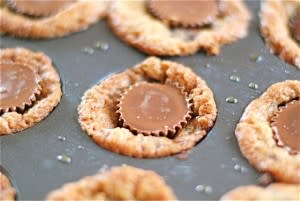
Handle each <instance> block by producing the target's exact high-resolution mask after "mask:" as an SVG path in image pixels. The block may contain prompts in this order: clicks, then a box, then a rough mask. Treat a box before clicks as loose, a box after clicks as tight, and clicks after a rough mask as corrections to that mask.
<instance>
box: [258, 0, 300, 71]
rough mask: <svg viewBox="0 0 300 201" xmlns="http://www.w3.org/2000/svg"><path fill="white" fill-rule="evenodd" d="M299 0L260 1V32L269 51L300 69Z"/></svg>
mask: <svg viewBox="0 0 300 201" xmlns="http://www.w3.org/2000/svg"><path fill="white" fill-rule="evenodd" d="M299 15H300V1H299V0H289V1H285V0H265V1H262V3H261V11H260V21H261V22H260V24H261V32H262V35H263V36H264V38H265V42H266V44H267V46H268V47H269V48H270V49H271V52H273V53H274V54H278V55H279V57H280V58H281V59H282V60H284V61H286V62H288V63H291V64H293V65H295V66H296V67H297V68H298V69H300V16H299Z"/></svg>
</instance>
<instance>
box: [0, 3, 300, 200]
mask: <svg viewBox="0 0 300 201" xmlns="http://www.w3.org/2000/svg"><path fill="white" fill-rule="evenodd" d="M247 4H248V6H249V7H250V9H251V11H252V21H251V26H250V28H249V35H248V37H247V38H245V39H242V40H239V41H237V42H235V43H234V44H232V45H228V46H226V47H223V48H222V51H221V53H220V55H218V56H215V57H210V56H206V55H205V54H203V53H198V54H195V55H193V56H187V57H170V58H166V59H170V60H174V61H177V62H181V63H183V64H185V65H187V66H190V67H191V68H192V69H193V70H194V71H195V72H196V73H197V74H199V75H200V76H201V77H203V78H204V79H205V80H206V81H207V83H208V85H209V86H210V88H211V89H212V90H213V92H214V95H215V100H216V102H217V106H218V118H217V121H216V124H215V126H214V127H213V129H212V130H211V131H210V133H209V134H208V136H207V137H206V138H205V139H204V140H202V141H201V142H200V143H199V144H198V145H197V146H196V147H195V148H194V149H192V152H191V153H190V154H189V155H188V157H187V159H186V160H179V159H178V158H177V157H174V156H171V157H166V158H160V159H135V158H130V157H126V156H121V155H118V154H115V153H113V152H110V151H107V150H104V149H102V148H100V147H98V146H97V145H96V144H95V143H94V142H93V141H92V140H91V139H90V138H89V137H88V136H87V135H86V134H85V133H84V132H83V131H82V130H81V129H80V126H79V124H78V122H77V118H78V114H77V110H76V109H77V106H78V105H79V103H80V98H81V96H82V95H83V93H84V92H85V91H86V90H87V89H88V88H90V87H91V86H93V85H94V84H96V83H98V82H99V81H100V80H101V79H103V78H105V77H106V76H108V75H109V74H111V73H115V72H120V71H122V70H124V69H126V68H128V67H131V66H133V65H134V64H136V63H139V62H141V61H142V60H143V59H144V58H146V55H144V54H142V53H140V52H138V51H137V50H135V49H133V48H131V47H129V46H127V45H125V44H124V43H122V42H121V41H120V40H119V39H118V38H117V37H116V36H115V35H114V34H113V33H112V32H111V30H110V29H109V27H108V25H107V24H106V22H105V21H101V22H99V23H98V24H96V25H94V26H92V27H91V28H89V29H88V30H86V31H83V32H80V33H77V34H73V35H71V36H67V37H64V38H59V39H54V40H41V41H34V40H22V39H16V38H12V37H8V36H1V38H0V39H1V40H0V42H1V47H17V46H21V47H25V48H29V49H32V50H36V51H43V52H44V53H46V54H47V55H49V56H50V57H51V58H52V60H53V62H54V64H55V66H56V68H57V69H58V71H59V74H60V76H61V80H62V84H63V97H62V100H61V102H60V104H59V105H58V106H57V107H56V109H55V110H54V111H53V112H52V113H51V114H50V115H49V116H48V117H47V118H46V119H45V120H43V121H42V122H40V123H39V124H37V125H36V126H34V127H32V128H30V129H27V130H25V131H23V132H22V133H19V134H14V135H9V136H3V137H1V138H0V142H1V165H2V166H3V167H5V168H6V170H7V171H8V172H9V173H10V176H11V177H12V179H13V181H14V184H15V185H16V187H17V189H18V199H19V200H43V199H44V198H45V196H46V195H47V194H48V192H50V191H52V190H53V189H56V188H59V187H60V186H62V185H63V184H64V183H66V182H71V181H76V180H78V179H80V178H82V177H83V176H86V175H91V174H94V173H96V172H97V171H98V170H99V169H100V168H101V167H111V166H116V165H121V164H129V165H133V166H136V167H140V168H144V169H151V170H154V171H156V172H157V173H159V174H160V175H162V176H163V177H164V178H165V179H166V181H167V183H168V184H169V185H170V186H171V187H172V188H173V190H174V192H175V194H176V195H177V196H178V198H179V199H180V200H218V199H219V198H220V197H221V196H222V194H224V193H225V192H227V191H228V190H230V189H232V188H234V187H237V186H239V185H245V184H256V183H257V179H258V177H259V173H258V172H257V171H255V170H254V169H253V168H252V167H251V166H250V165H249V164H248V162H247V161H246V160H245V159H244V158H243V157H242V155H241V153H240V151H239V148H238V144H237V141H236V139H235V137H234V129H235V126H236V123H237V122H238V120H239V118H240V116H241V115H242V112H243V110H244V108H245V107H246V106H247V105H248V103H249V102H250V101H251V100H253V99H254V98H256V97H258V96H259V95H260V94H261V93H262V92H264V91H265V89H266V88H267V87H269V86H270V85H271V84H273V83H275V82H279V81H283V80H286V79H298V80H299V78H300V72H299V71H298V70H296V68H295V67H293V66H291V65H289V64H286V63H284V62H283V61H281V60H280V59H279V58H278V57H277V56H274V55H272V54H271V53H270V52H269V50H268V49H267V48H266V47H265V45H264V41H263V39H262V37H261V35H260V32H259V19H258V16H257V15H258V11H259V1H249V2H247ZM96 41H102V42H105V43H107V44H109V48H108V50H105V51H103V50H102V51H99V50H95V51H94V53H93V54H86V53H84V52H83V51H82V48H84V47H93V45H94V44H95V42H96ZM253 55H254V56H255V55H256V56H260V59H258V60H259V61H257V62H255V61H253V60H254V59H253V58H252V57H253ZM231 75H237V76H238V77H239V78H240V81H239V82H234V81H232V80H230V76H231ZM251 82H253V83H256V84H257V85H258V88H257V89H253V88H249V86H248V85H249V83H251ZM229 96H233V97H235V98H237V99H238V102H237V103H236V104H230V103H228V102H226V101H225V99H226V97H229ZM60 136H61V137H60ZM64 138H65V139H64ZM58 155H68V156H70V157H71V162H70V163H64V162H62V161H59V160H57V156H58ZM203 185H204V188H203ZM203 189H204V190H203Z"/></svg>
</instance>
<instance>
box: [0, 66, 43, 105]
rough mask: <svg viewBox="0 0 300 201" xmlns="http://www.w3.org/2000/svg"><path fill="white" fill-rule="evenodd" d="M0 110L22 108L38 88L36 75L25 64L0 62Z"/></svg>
mask: <svg viewBox="0 0 300 201" xmlns="http://www.w3.org/2000/svg"><path fill="white" fill-rule="evenodd" d="M0 72H1V74H0V110H1V111H8V110H10V109H13V108H23V107H24V104H30V103H31V99H32V98H33V97H34V96H35V93H36V90H37V89H38V78H37V75H36V74H35V73H34V72H33V71H32V70H31V69H30V68H28V67H27V66H24V65H22V64H13V63H0Z"/></svg>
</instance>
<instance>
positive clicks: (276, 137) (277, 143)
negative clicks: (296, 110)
mask: <svg viewBox="0 0 300 201" xmlns="http://www.w3.org/2000/svg"><path fill="white" fill-rule="evenodd" d="M298 101H300V100H292V101H291V102H288V103H286V104H284V105H283V106H280V107H279V108H278V111H277V112H275V114H274V115H273V117H271V127H272V130H273V139H274V140H275V142H276V145H277V146H278V147H282V148H285V149H286V150H287V151H288V152H289V153H290V154H292V155H295V154H299V153H300V152H299V151H296V150H292V149H291V148H290V147H289V146H287V145H285V144H284V143H283V141H282V140H281V139H280V136H279V134H278V132H277V131H276V130H275V129H274V128H275V127H276V126H275V125H274V124H275V122H276V120H277V119H278V116H279V114H280V113H281V112H282V111H284V110H285V109H286V108H287V107H288V105H290V104H295V103H296V102H298Z"/></svg>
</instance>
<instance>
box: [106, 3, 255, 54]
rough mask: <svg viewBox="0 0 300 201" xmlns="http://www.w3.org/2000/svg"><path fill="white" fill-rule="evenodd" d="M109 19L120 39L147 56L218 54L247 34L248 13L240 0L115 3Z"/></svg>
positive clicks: (110, 10) (111, 8)
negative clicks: (221, 49)
mask: <svg viewBox="0 0 300 201" xmlns="http://www.w3.org/2000/svg"><path fill="white" fill-rule="evenodd" d="M157 3H159V4H160V3H162V4H164V5H157ZM177 4H180V5H177ZM189 4H192V5H190V6H189V7H188V5H189ZM175 6H176V8H174V7H175ZM185 11H186V12H185ZM189 16H194V17H189ZM108 19H109V24H110V27H111V28H112V30H113V31H114V32H115V33H116V35H118V36H119V38H120V39H121V40H123V41H124V42H126V43H128V44H129V45H131V46H133V47H135V48H137V49H139V50H140V51H142V52H145V53H147V54H149V55H160V56H174V55H189V54H194V53H196V52H197V51H199V50H204V51H206V52H207V53H208V54H210V55H217V54H219V52H220V47H221V46H223V45H225V44H229V43H233V42H234V41H236V40H238V39H240V38H243V37H245V36H246V35H247V32H248V30H247V29H248V23H249V20H250V13H249V11H248V9H247V8H246V6H245V4H244V3H243V1H240V0H231V1H224V0H220V1H219V0H218V1H215V0H212V1H205V0H204V1H203V0H196V1H170V2H168V1H155V0H139V1H114V2H112V4H111V7H110V9H109V12H108Z"/></svg>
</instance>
